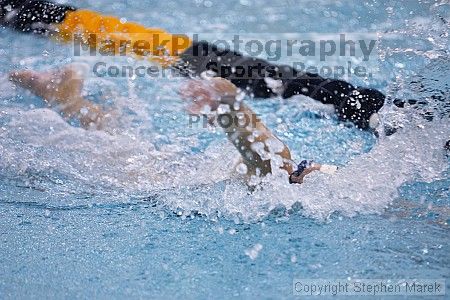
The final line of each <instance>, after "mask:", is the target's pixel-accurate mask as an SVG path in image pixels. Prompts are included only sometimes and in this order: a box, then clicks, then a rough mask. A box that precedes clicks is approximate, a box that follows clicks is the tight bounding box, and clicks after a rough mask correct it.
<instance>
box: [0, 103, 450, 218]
mask: <svg viewBox="0 0 450 300" xmlns="http://www.w3.org/2000/svg"><path fill="white" fill-rule="evenodd" d="M0 121H1V123H3V124H5V123H6V124H5V125H4V126H3V127H1V128H0V138H1V139H2V142H1V143H0V169H1V170H2V173H3V174H5V173H8V174H14V175H17V176H19V177H20V176H22V177H29V176H30V174H37V176H42V174H45V175H46V176H47V177H50V178H52V176H55V178H58V179H56V182H57V183H59V185H58V188H59V189H60V192H74V191H78V192H79V191H89V192H91V193H94V194H100V195H102V194H104V195H105V197H106V196H107V195H109V194H118V193H119V194H122V195H132V194H145V193H150V194H152V195H157V197H158V199H159V200H160V201H163V202H164V204H165V206H167V207H169V208H170V209H172V210H174V211H177V212H179V214H180V215H186V214H189V213H190V212H192V211H196V212H199V213H201V214H204V215H207V216H210V217H216V216H226V217H230V218H239V219H240V220H244V221H251V220H256V219H260V218H263V217H265V216H267V215H268V214H269V213H270V212H271V211H272V210H273V209H275V208H277V207H280V206H281V207H286V208H290V207H292V206H293V205H294V204H295V203H298V202H299V203H301V205H302V206H303V209H304V213H305V214H307V215H308V216H311V217H313V218H318V219H323V218H326V217H327V216H329V215H330V214H332V213H334V212H340V213H342V214H344V215H348V216H353V215H355V214H359V213H363V214H365V213H381V212H382V211H383V210H384V208H385V207H386V206H387V205H388V204H390V203H391V202H392V201H393V200H394V199H395V197H396V196H397V190H398V188H399V187H400V186H401V185H402V184H404V183H405V182H409V181H416V180H422V181H432V180H435V179H438V178H439V177H440V176H441V174H442V172H443V171H444V170H445V169H446V168H447V167H448V162H447V161H446V159H445V157H444V150H443V145H444V143H445V141H446V139H448V137H449V136H450V124H449V123H448V122H446V121H445V120H442V121H434V122H423V124H422V125H421V126H411V127H410V128H405V129H404V130H402V131H400V132H399V133H397V134H395V135H393V136H391V137H389V138H386V139H383V140H380V141H379V143H378V144H377V145H376V146H375V147H374V149H373V150H372V151H371V152H370V153H367V154H365V155H362V156H360V157H357V158H355V159H354V160H353V161H352V162H351V163H350V164H348V165H347V166H345V167H343V168H341V169H340V170H339V171H338V172H337V173H336V174H335V175H326V174H314V175H312V176H310V177H308V178H307V180H306V182H305V183H304V184H303V185H289V184H288V182H287V177H286V174H285V173H283V172H281V171H280V172H278V173H276V174H274V175H272V176H270V177H267V178H266V179H265V180H264V182H263V183H262V185H261V186H260V188H259V189H257V190H256V191H254V192H249V190H248V188H247V186H246V185H245V183H244V181H243V180H242V179H241V178H240V177H239V174H234V173H233V171H234V170H235V168H234V166H236V165H237V163H238V158H239V156H238V154H237V152H236V151H235V150H234V149H233V148H232V146H231V145H228V144H227V143H226V142H224V143H220V144H217V145H213V146H210V148H209V149H208V151H206V153H202V154H200V155H193V154H183V153H179V152H176V151H172V152H170V151H164V152H162V151H157V150H156V149H155V147H154V146H153V144H152V143H151V142H149V141H145V140H139V139H135V138H132V137H129V136H126V135H115V136H112V135H109V134H107V133H104V132H100V131H85V130H83V129H80V128H75V127H72V126H70V125H69V124H67V123H66V122H65V121H64V120H63V119H62V118H61V117H60V116H59V115H58V114H57V113H56V112H53V111H51V110H49V109H37V110H30V111H17V110H16V111H14V110H9V111H5V110H3V111H2V113H0ZM47 188H48V187H47Z"/></svg>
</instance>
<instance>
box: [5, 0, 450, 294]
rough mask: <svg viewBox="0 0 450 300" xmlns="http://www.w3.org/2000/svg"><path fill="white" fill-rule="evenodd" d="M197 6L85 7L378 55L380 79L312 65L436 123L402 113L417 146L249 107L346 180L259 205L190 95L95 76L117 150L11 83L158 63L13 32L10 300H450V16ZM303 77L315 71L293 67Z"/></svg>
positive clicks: (192, 29)
mask: <svg viewBox="0 0 450 300" xmlns="http://www.w3.org/2000/svg"><path fill="white" fill-rule="evenodd" d="M62 2H66V3H68V1H62ZM180 3H181V2H179V1H125V0H123V1H93V0H86V1H78V2H77V4H76V5H77V6H78V7H84V8H89V9H92V10H97V11H100V12H104V13H106V14H112V15H118V16H121V17H123V18H126V20H129V21H136V22H139V23H142V24H145V25H147V26H156V27H161V28H165V29H167V30H168V31H170V32H175V33H184V32H188V33H201V34H204V36H206V37H209V38H211V39H213V38H214V36H216V35H217V36H218V37H229V36H232V35H233V34H236V33H238V34H242V35H243V36H245V37H246V38H249V37H251V38H254V39H260V40H264V41H265V40H268V39H270V38H271V36H273V38H279V39H287V38H289V37H292V36H296V37H305V39H310V40H313V41H316V42H317V43H319V40H321V39H324V38H326V39H338V38H339V35H340V34H346V36H348V37H354V38H355V39H361V38H363V39H374V38H375V39H376V50H375V52H374V53H373V55H372V56H371V57H370V59H369V60H368V61H364V60H363V58H362V57H361V55H357V56H356V57H351V58H349V57H341V56H336V57H334V56H333V57H330V58H329V60H327V61H325V62H324V61H321V60H320V57H319V56H314V57H309V58H307V59H305V60H304V62H305V63H307V64H309V65H316V66H319V67H320V66H324V65H327V64H329V65H332V66H334V65H339V64H344V65H346V64H347V61H351V62H352V63H353V64H354V65H358V64H363V65H364V66H366V67H367V68H368V69H369V70H371V72H372V76H370V77H355V76H351V74H350V75H349V74H347V75H346V76H347V77H345V78H344V79H347V80H349V81H350V82H352V83H354V84H356V85H367V86H371V87H374V88H378V89H380V90H381V91H383V92H384V93H386V94H387V95H389V96H391V97H392V98H405V99H410V98H413V99H421V100H424V101H425V102H427V105H426V106H425V107H421V108H420V109H419V110H418V109H416V108H414V107H410V108H408V107H407V108H406V109H403V110H400V109H397V108H394V107H393V105H392V104H390V103H388V104H387V105H386V106H385V107H384V108H383V110H382V112H381V120H382V122H383V123H384V124H387V125H393V124H395V125H396V126H399V127H400V128H401V129H400V130H399V131H398V132H397V133H395V134H394V135H391V136H387V137H386V136H384V135H383V133H382V132H381V133H380V137H379V138H376V137H375V136H374V135H372V134H371V133H369V132H364V131H360V130H358V129H357V128H355V127H353V126H350V125H349V124H342V123H340V122H339V121H338V120H337V118H336V116H334V115H333V114H332V113H329V109H328V108H327V107H325V106H324V105H321V104H317V103H313V102H312V101H311V100H310V99H307V98H306V97H300V96H299V97H297V98H293V99H289V100H282V99H271V100H264V101H261V100H257V99H255V100H251V99H246V101H247V103H248V104H249V105H250V106H251V107H252V108H253V109H254V110H255V111H256V112H257V113H258V114H259V115H261V117H262V119H263V120H264V121H265V122H266V123H267V124H268V126H269V127H270V128H271V129H272V130H273V132H274V133H275V134H276V135H277V136H279V137H280V138H281V139H282V140H283V141H284V142H285V143H287V144H288V146H289V147H290V149H292V152H293V154H294V158H295V159H296V160H300V159H314V160H316V161H318V162H323V163H331V164H336V165H338V166H340V169H339V171H338V172H337V174H336V175H334V176H332V175H326V174H315V175H313V176H311V177H310V178H309V179H308V180H307V181H306V182H305V184H303V185H301V186H291V185H289V184H288V183H287V182H286V178H284V177H283V176H282V175H281V174H274V175H273V176H272V177H270V178H268V179H267V180H266V181H265V182H263V183H262V184H261V185H260V187H259V188H258V189H257V190H255V191H253V192H249V190H248V188H247V186H246V185H245V184H244V182H243V181H242V180H241V178H240V177H239V176H237V175H236V174H235V172H233V171H234V170H233V169H234V166H235V165H236V163H237V161H238V153H237V152H236V151H235V150H234V148H233V147H232V145H229V144H228V142H227V140H226V138H225V135H224V134H223V133H222V132H221V131H220V130H214V129H211V128H209V129H205V128H202V127H201V126H190V123H189V122H190V120H189V117H188V116H187V115H186V113H185V111H184V108H183V107H184V104H183V102H182V101H181V100H180V96H179V95H178V93H177V91H178V88H179V87H180V85H181V84H182V83H183V81H184V79H182V78H135V77H132V78H130V77H127V78H112V77H96V76H93V75H92V72H89V71H88V72H87V74H88V75H87V76H86V79H85V88H84V91H85V93H86V94H85V96H86V97H88V98H89V99H93V100H94V101H105V103H107V104H108V105H111V106H114V107H116V108H118V109H120V111H121V112H122V115H121V117H120V120H119V122H118V124H117V130H116V132H115V134H109V133H106V132H102V131H94V130H91V131H86V130H84V129H81V128H80V126H79V124H77V122H76V121H74V120H71V121H70V122H69V123H68V122H66V121H64V120H63V119H62V118H61V116H60V115H59V114H58V113H57V112H55V111H53V110H51V109H49V108H46V105H45V104H44V102H43V101H42V100H41V99H39V98H38V97H35V96H33V95H31V94H30V93H28V92H26V91H24V90H22V89H19V88H17V87H15V86H13V85H12V84H11V83H10V82H8V80H7V74H8V73H9V72H10V71H11V70H14V69H24V68H29V69H37V70H48V69H50V68H54V67H57V66H62V65H65V64H69V63H77V64H79V65H82V66H84V68H86V69H87V70H91V69H92V67H93V66H94V65H95V63H96V62H98V61H100V60H101V61H105V62H106V63H108V64H113V63H117V64H118V65H120V64H128V65H133V66H137V65H139V64H146V66H147V64H148V65H149V66H150V63H145V62H142V61H136V60H133V59H130V58H123V57H121V58H105V57H89V56H80V57H75V56H74V55H73V49H72V47H71V46H70V45H58V44H55V43H54V42H52V41H50V40H47V39H45V38H41V37H36V36H28V35H22V34H18V33H15V32H13V31H11V30H9V29H0V299H36V298H37V299H41V298H50V299H61V298H68V299H72V298H82V299H87V298H95V299H109V298H113V299H122V298H131V299H136V298H137V299H142V298H147V299H148V298H151V299H153V298H155V299H175V298H186V299H212V298H214V299H216V298H217V299H229V298H245V299H261V298H262V299H291V298H296V297H295V296H294V294H293V280H294V279H341V280H351V279H392V280H397V279H433V280H436V279H439V280H446V293H447V296H438V297H437V299H444V298H446V297H448V293H449V288H450V279H449V278H450V231H449V225H448V223H449V220H450V176H449V175H450V171H449V168H448V167H449V159H448V158H447V157H445V153H444V150H443V147H442V146H443V145H444V143H445V141H447V140H448V139H449V138H450V122H449V118H448V112H449V106H450V105H449V103H450V98H449V95H450V75H449V74H450V73H449V72H448V71H449V69H450V54H449V51H450V44H449V42H448V41H449V38H448V34H449V32H450V31H449V23H448V22H449V21H450V5H449V4H448V3H446V1H431V0H429V1H417V2H416V1H403V2H401V3H400V2H395V1H319V0H316V1H306V0H304V1H303V0H302V1H290V0H282V1H268V0H259V1H255V0H240V1H236V0H230V1H217V0H205V1H203V0H188V1H184V2H183V4H180ZM260 56H261V57H263V58H267V57H264V53H263V54H261V55H260ZM296 61H303V58H302V57H298V56H295V55H292V56H289V57H288V56H282V57H281V58H280V59H279V61H278V62H279V63H284V64H290V63H293V62H296ZM99 99H100V100H99ZM421 114H428V115H433V116H434V118H433V120H432V121H428V120H425V119H424V118H423V117H422V116H421ZM297 298H298V297H297ZM325 298H326V297H325ZM330 298H331V297H330ZM332 298H333V299H335V298H341V297H332ZM369 298H371V297H369ZM372 298H374V297H372ZM386 298H388V299H396V298H399V299H404V298H406V296H400V295H399V296H390V297H386ZM417 298H419V297H417ZM377 299H378V297H377ZM408 299H409V298H408ZM430 299H431V298H430Z"/></svg>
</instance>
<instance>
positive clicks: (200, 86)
mask: <svg viewBox="0 0 450 300" xmlns="http://www.w3.org/2000/svg"><path fill="white" fill-rule="evenodd" d="M179 93H180V95H181V97H182V98H183V99H184V100H187V102H188V105H187V107H186V110H187V111H188V112H189V113H191V114H201V113H207V112H214V111H216V110H217V108H218V107H219V105H220V104H229V105H233V104H234V101H235V100H236V96H237V93H238V91H237V87H236V86H235V85H234V84H232V83H231V82H230V81H228V80H226V79H223V78H220V77H214V78H210V79H205V80H200V79H191V80H189V82H188V83H186V84H185V85H183V86H182V87H181V88H180V92H179Z"/></svg>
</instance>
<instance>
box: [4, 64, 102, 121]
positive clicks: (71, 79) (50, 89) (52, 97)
mask: <svg viewBox="0 0 450 300" xmlns="http://www.w3.org/2000/svg"><path fill="white" fill-rule="evenodd" d="M9 78H10V80H11V81H12V82H14V83H15V84H16V85H18V86H20V87H22V88H24V89H27V90H29V91H31V92H32V93H33V94H35V95H36V96H39V97H41V98H43V99H44V101H45V102H46V103H47V104H48V105H49V106H50V107H57V108H58V109H60V110H61V113H62V114H63V116H64V117H65V118H66V119H70V118H76V119H78V120H80V123H81V125H82V126H83V127H84V128H86V129H90V128H95V129H102V127H103V125H104V120H105V118H106V117H108V114H106V113H105V112H104V111H103V110H102V108H101V107H100V106H99V105H96V104H94V103H92V102H90V101H88V100H86V99H84V98H83V96H82V94H81V91H82V88H83V79H82V76H81V74H80V71H79V69H78V68H77V67H76V66H75V65H69V66H66V67H64V68H63V69H61V70H52V71H49V72H36V71H30V70H24V71H14V72H12V73H10V75H9Z"/></svg>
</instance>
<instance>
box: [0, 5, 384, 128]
mask: <svg viewBox="0 0 450 300" xmlns="http://www.w3.org/2000/svg"><path fill="white" fill-rule="evenodd" d="M0 24H2V25H4V26H7V27H10V28H14V29H15V30H18V31H20V32H24V33H37V34H41V35H45V36H49V37H51V38H53V39H55V40H57V41H59V42H73V41H74V37H75V35H78V39H77V41H78V42H79V43H84V45H83V46H84V47H86V49H87V48H90V49H91V50H92V49H97V50H98V48H99V47H101V46H102V45H104V44H105V42H108V43H109V45H111V44H113V45H115V46H114V47H116V48H119V46H117V45H122V46H123V45H124V44H121V43H122V42H124V41H126V42H127V44H125V48H126V50H129V51H128V52H127V54H130V55H132V56H135V57H138V58H147V59H149V60H151V61H153V62H157V63H159V64H161V65H162V66H164V67H168V68H172V69H175V70H177V71H178V72H180V73H181V74H183V75H186V76H190V77H200V76H201V75H202V74H205V73H213V74H214V76H216V77H221V78H225V79H227V80H229V81H231V82H232V83H233V84H234V85H235V86H237V87H238V88H240V89H241V90H243V91H246V92H247V93H248V94H249V95H251V96H253V97H255V98H270V97H278V98H290V97H292V96H294V95H304V96H308V97H310V98H312V99H315V100H317V101H320V102H321V103H323V104H330V105H333V107H334V110H335V112H336V114H337V116H338V118H339V120H341V121H344V122H351V123H353V124H355V125H356V126H357V127H358V128H360V129H368V130H370V129H374V128H376V127H377V126H378V123H379V119H378V111H379V110H380V109H381V108H382V107H383V105H384V102H385V99H386V96H385V95H383V94H382V93H381V92H379V91H377V90H375V89H369V88H363V87H355V86H353V85H352V84H350V83H348V82H345V81H341V80H335V79H325V78H322V77H321V76H319V75H317V74H312V73H307V72H300V71H298V70H295V69H294V68H292V67H290V66H285V65H274V64H272V63H269V62H267V61H265V60H262V59H259V58H253V57H246V56H243V55H242V54H240V53H237V52H233V51H230V50H226V49H218V48H217V47H216V46H214V45H211V44H208V43H207V42H203V41H200V42H193V41H191V40H190V39H189V38H188V37H187V36H185V35H174V34H170V33H167V32H165V31H164V30H162V29H159V28H146V27H144V26H142V25H139V24H136V23H133V22H128V21H126V20H124V19H120V18H117V17H114V16H105V15H102V14H100V13H97V12H94V11H90V10H86V9H77V8H75V7H73V6H71V5H62V4H56V3H53V2H51V1H45V0H0ZM142 41H144V42H147V44H148V47H147V48H146V49H142V48H140V47H134V46H131V45H135V44H136V43H138V44H139V42H142ZM114 47H113V48H114ZM116 48H114V49H111V46H110V48H109V50H111V51H112V52H114V51H115V50H117V49H116ZM103 50H104V51H106V50H105V49H104V48H103ZM122 50H123V49H122ZM113 54H114V53H113ZM116 54H117V53H116ZM237 70H239V72H237Z"/></svg>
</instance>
